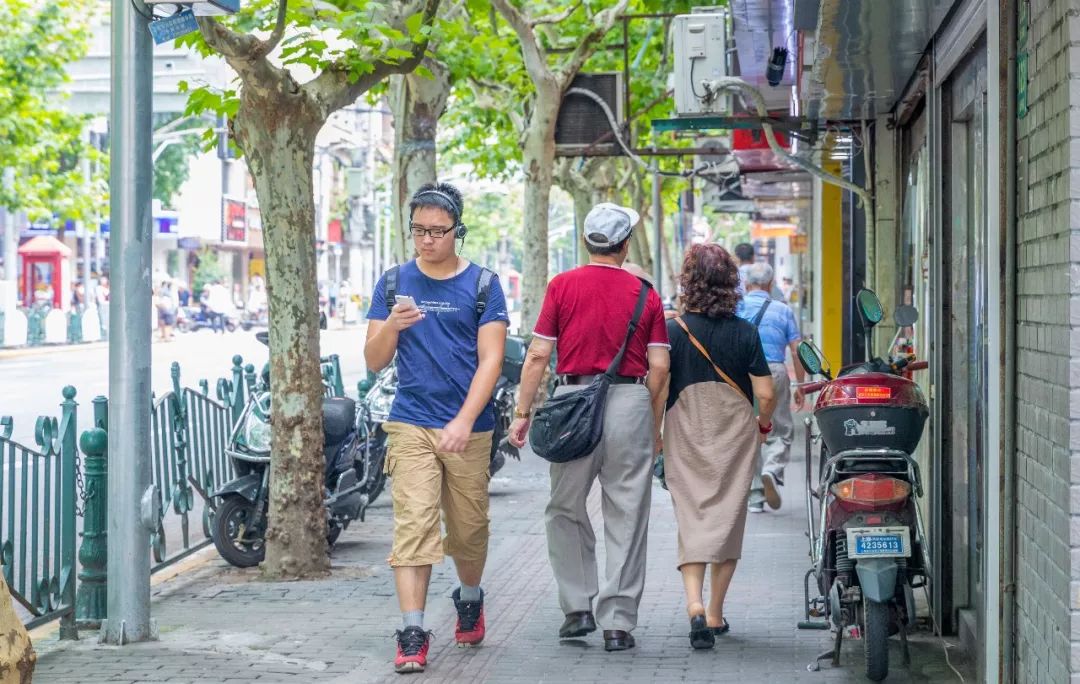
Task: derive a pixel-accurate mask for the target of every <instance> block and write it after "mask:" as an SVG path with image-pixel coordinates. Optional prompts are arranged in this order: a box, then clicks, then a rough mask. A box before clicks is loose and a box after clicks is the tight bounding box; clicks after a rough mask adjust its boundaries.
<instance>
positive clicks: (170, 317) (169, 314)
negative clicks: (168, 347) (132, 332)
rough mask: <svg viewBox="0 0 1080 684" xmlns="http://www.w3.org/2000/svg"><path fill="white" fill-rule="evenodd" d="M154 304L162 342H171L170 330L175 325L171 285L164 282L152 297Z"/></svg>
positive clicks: (173, 296)
mask: <svg viewBox="0 0 1080 684" xmlns="http://www.w3.org/2000/svg"><path fill="white" fill-rule="evenodd" d="M154 304H155V306H156V307H157V319H158V332H159V333H160V335H161V341H162V342H172V329H173V326H175V325H176V308H177V301H176V293H174V292H173V287H172V283H170V282H169V281H167V280H166V281H164V282H162V283H161V287H159V288H158V290H157V292H156V293H155V296H154Z"/></svg>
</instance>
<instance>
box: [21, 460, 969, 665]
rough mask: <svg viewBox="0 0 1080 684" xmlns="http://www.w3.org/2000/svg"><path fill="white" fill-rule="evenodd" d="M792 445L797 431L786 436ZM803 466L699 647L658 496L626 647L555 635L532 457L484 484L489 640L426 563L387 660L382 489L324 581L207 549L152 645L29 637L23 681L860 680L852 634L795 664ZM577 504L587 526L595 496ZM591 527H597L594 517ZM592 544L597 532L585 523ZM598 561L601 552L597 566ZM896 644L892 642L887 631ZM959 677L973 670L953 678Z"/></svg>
mask: <svg viewBox="0 0 1080 684" xmlns="http://www.w3.org/2000/svg"><path fill="white" fill-rule="evenodd" d="M797 444H798V442H797ZM801 473H802V468H798V467H793V468H790V469H789V473H788V482H789V485H788V486H787V487H786V489H785V490H784V493H785V494H786V495H787V500H786V501H785V505H784V508H783V509H782V510H781V511H780V512H778V513H767V514H764V515H756V516H750V524H749V527H748V530H747V540H746V544H745V546H744V558H743V560H742V562H741V564H740V566H739V569H738V571H737V572H736V574H735V580H734V582H733V584H732V588H731V591H730V593H729V597H728V605H727V607H726V608H727V610H726V613H727V616H728V618H729V619H730V622H731V625H732V631H731V633H730V634H729V635H727V636H725V637H722V638H720V639H718V642H717V646H716V648H715V649H714V650H713V651H704V652H693V651H691V649H690V648H689V644H688V640H687V636H686V634H687V632H688V622H687V618H686V615H685V609H684V603H683V594H682V581H681V579H680V576H679V574H678V572H677V571H676V570H675V567H674V558H675V522H674V516H673V513H672V508H671V500H670V497H669V496H668V494H667V492H665V491H663V490H662V489H660V488H659V487H658V486H657V487H654V490H653V507H652V522H651V527H650V532H649V570H648V579H647V584H646V589H645V597H644V600H643V603H642V611H641V617H640V625H639V627H638V629H637V630H636V631H635V636H636V637H637V641H638V646H637V648H636V649H633V650H631V651H627V652H621V653H610V654H609V653H605V652H604V650H603V642H602V640H601V638H600V636H599V635H598V634H593V635H591V638H589V639H588V640H583V641H576V642H564V643H562V644H560V643H559V641H558V640H557V639H556V638H555V633H556V631H557V629H558V626H559V624H560V623H561V621H562V614H561V613H560V611H559V608H558V603H557V600H556V595H555V586H554V581H553V580H552V577H551V571H550V568H549V566H548V561H547V548H546V544H545V539H544V526H543V507H544V504H545V503H546V496H547V487H548V481H547V472H546V468H545V467H544V464H543V462H541V461H540V460H539V459H537V458H536V457H528V456H527V457H526V458H525V461H523V462H522V463H516V462H511V463H509V464H508V465H507V466H506V468H505V469H504V471H503V473H501V474H500V477H497V478H496V479H495V481H494V482H493V485H492V492H493V497H492V521H493V524H492V534H493V539H492V548H491V554H490V557H489V564H488V570H487V572H486V577H485V582H484V587H485V591H486V593H487V597H488V605H487V614H488V638H487V641H486V642H485V644H484V646H483V647H481V648H478V649H470V650H461V649H457V648H455V647H454V645H453V624H454V615H453V606H452V604H451V602H450V600H449V598H448V597H449V595H450V592H451V591H452V590H453V589H454V587H456V586H457V582H456V579H455V577H454V573H453V570H452V568H451V566H450V565H448V564H447V565H443V566H440V567H437V568H436V569H435V571H434V573H433V577H432V586H431V592H430V598H429V606H428V612H427V617H426V624H427V626H428V628H429V629H432V630H433V631H434V632H435V640H434V642H433V644H432V652H431V660H430V664H429V666H428V671H427V672H426V673H425V674H423V675H412V676H409V677H401V676H399V675H395V674H394V673H393V671H392V667H391V663H392V657H393V641H392V639H391V635H392V634H393V632H394V630H395V629H397V628H398V627H399V624H400V618H399V613H398V610H397V603H396V599H395V597H394V591H393V577H392V574H391V572H390V570H389V568H388V567H387V566H386V563H385V558H386V557H387V556H388V554H389V551H390V530H391V524H390V508H389V502H388V501H387V500H386V499H383V500H380V501H379V502H378V504H377V505H376V506H375V507H374V508H373V509H371V510H370V511H369V512H368V519H367V522H366V523H357V524H356V525H354V526H353V527H352V528H350V529H349V531H348V532H346V533H345V534H344V535H343V537H342V540H341V541H340V542H339V544H338V548H337V550H336V551H335V553H334V563H333V576H332V577H331V578H329V579H327V580H324V581H319V582H295V583H266V582H259V581H256V580H255V577H256V573H254V572H251V571H238V570H235V569H231V568H228V567H227V566H225V565H224V564H223V563H222V562H221V561H220V560H219V559H217V558H216V557H214V559H213V560H212V561H211V562H209V563H208V564H206V565H205V566H203V567H201V568H200V569H198V570H196V571H193V572H191V573H188V574H187V575H184V576H181V577H178V578H176V579H174V580H170V581H168V582H165V583H163V584H162V585H160V586H158V587H156V588H155V600H154V608H153V610H154V617H155V619H156V621H157V624H158V626H159V629H160V633H161V638H160V641H158V642H154V643H148V644H139V645H134V646H128V647H124V648H116V647H109V646H101V645H99V644H98V643H97V641H96V639H95V638H94V635H93V634H89V635H85V634H84V640H83V641H80V642H78V643H74V644H71V643H64V644H62V643H59V642H57V641H56V640H55V637H52V638H49V639H46V640H42V641H40V642H39V643H37V644H36V646H37V647H38V649H39V654H40V657H39V660H38V666H37V672H36V675H35V677H34V681H35V682H37V683H39V684H53V683H56V684H60V683H68V682H72V683H74V682H89V681H94V682H99V681H110V682H140V681H153V682H157V683H161V682H170V683H172V682H241V681H243V682H248V681H258V682H296V683H299V682H305V683H306V682H328V683H341V684H345V683H349V684H352V683H356V682H401V681H408V682H414V681H423V682H465V681H476V682H493V683H494V682H565V681H574V682H600V681H611V682H673V681H701V682H705V681H718V680H719V681H733V680H738V681H739V682H740V684H750V683H752V682H818V681H829V682H835V681H851V682H856V681H865V679H864V678H863V677H862V674H861V673H862V664H863V663H862V644H861V642H857V641H856V642H852V641H848V642H845V643H846V646H845V649H844V656H843V659H842V661H841V662H842V664H841V667H840V668H838V669H832V668H831V667H830V666H829V665H827V664H826V665H824V666H823V669H822V671H821V672H817V673H811V672H807V670H806V664H807V663H808V662H810V660H811V659H812V658H813V657H814V655H815V654H817V653H818V652H820V651H823V650H826V649H827V648H828V647H829V641H830V639H829V635H828V632H800V631H798V630H797V629H796V628H795V624H796V622H797V621H798V620H800V619H801V618H802V577H803V573H804V572H805V571H806V568H807V567H808V566H807V562H808V561H807V545H806V539H805V535H804V529H805V520H804V514H803V508H802V506H803V505H804V504H803V497H802V493H801V491H800V488H799V482H800V477H801ZM597 494H598V492H594V494H593V497H592V501H591V504H592V505H591V509H592V510H593V513H594V515H593V519H594V522H595V523H598V524H599V523H600V521H601V518H600V515H599V513H598V509H599V497H598V495H597ZM601 529H602V527H601ZM597 539H598V540H600V543H598V548H602V539H603V536H602V534H601V532H600V530H598V532H597ZM600 566H601V567H603V562H602V561H601V564H600ZM894 641H895V640H894ZM911 651H912V660H913V665H912V667H911V669H910V670H904V669H903V668H902V667H901V665H900V650H899V646H898V644H895V643H894V648H893V650H892V653H891V661H892V672H893V674H892V676H891V677H890V678H889V681H893V682H906V681H911V682H947V681H957V680H956V678H955V676H954V675H952V674H951V673H950V672H949V671H948V669H947V667H946V665H945V661H944V656H943V651H942V646H941V643H940V641H938V640H937V639H934V638H932V637H930V635H928V634H918V635H915V636H914V637H913V638H912V640H911ZM954 660H955V658H954ZM965 677H967V678H968V681H972V677H971V676H970V675H969V674H967V673H965Z"/></svg>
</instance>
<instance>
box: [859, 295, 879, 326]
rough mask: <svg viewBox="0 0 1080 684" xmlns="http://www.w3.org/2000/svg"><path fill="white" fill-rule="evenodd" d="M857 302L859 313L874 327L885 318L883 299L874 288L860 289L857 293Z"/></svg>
mask: <svg viewBox="0 0 1080 684" xmlns="http://www.w3.org/2000/svg"><path fill="white" fill-rule="evenodd" d="M855 302H856V303H857V304H858V305H859V313H860V314H862V317H863V320H864V321H865V322H866V324H867V325H869V326H870V327H873V326H875V325H877V324H878V323H880V322H881V321H882V319H883V318H885V312H884V311H882V309H881V300H880V299H878V296H877V295H876V294H874V291H873V290H866V289H863V290H859V294H857V295H855Z"/></svg>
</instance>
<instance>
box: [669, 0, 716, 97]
mask: <svg viewBox="0 0 1080 684" xmlns="http://www.w3.org/2000/svg"><path fill="white" fill-rule="evenodd" d="M727 21H728V16H727V12H726V11H723V10H722V9H717V10H716V11H711V12H706V11H696V12H695V13H694V14H681V15H679V16H677V17H675V20H674V22H673V24H672V31H673V32H674V35H675V112H676V114H678V115H679V116H704V115H709V114H713V115H720V114H731V94H730V91H725V92H721V93H719V94H718V93H716V92H715V91H712V90H710V88H709V87H708V83H709V81H712V80H714V79H717V78H723V77H725V76H728V54H727V51H728V50H727V48H728V27H727Z"/></svg>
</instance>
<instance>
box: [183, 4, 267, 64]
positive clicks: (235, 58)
mask: <svg viewBox="0 0 1080 684" xmlns="http://www.w3.org/2000/svg"><path fill="white" fill-rule="evenodd" d="M195 21H196V22H198V24H199V31H200V32H201V33H202V37H203V40H205V41H206V44H207V45H209V46H210V47H212V48H214V49H215V50H217V51H218V52H219V53H220V54H221V56H222V57H224V58H225V60H226V61H227V62H229V66H232V67H233V68H234V69H236V70H237V71H240V69H237V67H236V65H235V64H233V62H251V61H253V60H255V59H258V55H257V54H256V53H257V51H258V49H259V44H260V42H261V41H260V40H259V39H258V38H256V37H255V36H249V35H247V34H244V33H237V32H236V31H232V30H230V29H228V28H225V26H224V25H223V24H222V23H221V22H219V21H218V20H217V19H215V18H213V17H196V18H195Z"/></svg>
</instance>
